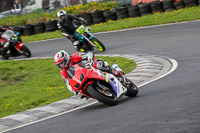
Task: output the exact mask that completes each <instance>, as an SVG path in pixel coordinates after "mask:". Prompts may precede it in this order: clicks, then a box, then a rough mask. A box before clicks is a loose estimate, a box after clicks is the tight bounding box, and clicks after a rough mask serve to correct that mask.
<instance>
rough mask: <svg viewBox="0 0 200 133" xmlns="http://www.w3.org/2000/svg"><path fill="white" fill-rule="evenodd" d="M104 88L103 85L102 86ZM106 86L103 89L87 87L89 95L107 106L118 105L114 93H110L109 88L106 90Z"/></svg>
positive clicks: (96, 86)
mask: <svg viewBox="0 0 200 133" xmlns="http://www.w3.org/2000/svg"><path fill="white" fill-rule="evenodd" d="M102 86H103V85H102ZM105 88H106V86H104V87H103V88H102V87H100V86H99V85H93V86H92V85H89V86H88V87H87V93H88V94H89V95H90V96H92V97H93V98H95V99H96V100H98V101H99V102H102V103H104V104H107V105H111V106H112V105H116V104H117V103H118V99H117V97H116V96H115V95H114V93H113V92H111V91H110V89H109V88H107V89H105Z"/></svg>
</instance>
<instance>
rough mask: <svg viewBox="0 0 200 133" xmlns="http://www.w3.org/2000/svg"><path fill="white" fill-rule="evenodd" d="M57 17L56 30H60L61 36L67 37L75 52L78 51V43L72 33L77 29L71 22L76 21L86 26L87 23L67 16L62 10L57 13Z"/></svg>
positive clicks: (79, 18) (81, 19)
mask: <svg viewBox="0 0 200 133" xmlns="http://www.w3.org/2000/svg"><path fill="white" fill-rule="evenodd" d="M57 16H58V22H57V26H58V29H60V30H61V32H62V34H63V36H65V37H67V38H68V39H69V40H71V41H72V43H73V44H74V48H75V49H76V50H77V51H80V49H79V47H78V45H79V43H80V42H79V41H78V40H77V39H76V37H75V36H74V32H75V30H76V29H77V27H75V25H74V22H73V20H76V21H78V22H81V23H83V24H87V21H86V20H84V19H83V18H81V17H76V16H72V15H68V14H67V13H66V11H64V10H60V11H58V13H57Z"/></svg>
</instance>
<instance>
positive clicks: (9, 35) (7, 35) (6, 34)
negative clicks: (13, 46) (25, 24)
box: [1, 30, 15, 39]
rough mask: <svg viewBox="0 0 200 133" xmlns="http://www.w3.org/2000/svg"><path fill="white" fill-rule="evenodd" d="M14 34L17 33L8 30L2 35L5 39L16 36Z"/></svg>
mask: <svg viewBox="0 0 200 133" xmlns="http://www.w3.org/2000/svg"><path fill="white" fill-rule="evenodd" d="M14 34H15V33H14V31H12V30H7V31H5V32H4V33H3V34H2V35H1V37H2V38H4V39H10V38H11V37H13V36H14Z"/></svg>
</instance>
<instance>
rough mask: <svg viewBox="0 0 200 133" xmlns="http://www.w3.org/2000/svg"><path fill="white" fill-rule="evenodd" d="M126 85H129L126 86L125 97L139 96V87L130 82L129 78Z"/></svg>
mask: <svg viewBox="0 0 200 133" xmlns="http://www.w3.org/2000/svg"><path fill="white" fill-rule="evenodd" d="M126 83H128V84H127V85H126V88H127V92H126V94H125V95H126V96H128V97H135V96H137V94H138V88H137V86H136V85H135V84H134V83H133V82H132V81H130V80H129V79H127V78H126Z"/></svg>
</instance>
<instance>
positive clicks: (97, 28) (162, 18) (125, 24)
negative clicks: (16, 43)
mask: <svg viewBox="0 0 200 133" xmlns="http://www.w3.org/2000/svg"><path fill="white" fill-rule="evenodd" d="M199 19H200V6H196V7H190V8H185V9H180V10H175V11H172V12H165V13H155V14H150V15H146V16H143V17H136V18H127V19H124V20H118V21H109V22H107V23H101V24H96V25H93V26H91V30H92V32H93V33H95V32H103V31H114V30H120V29H128V28H135V27H143V26H150V25H163V24H166V23H176V22H183V21H191V20H199ZM59 37H63V36H62V34H61V32H60V31H56V32H50V33H42V34H38V35H33V36H23V37H22V40H23V41H24V42H32V41H39V40H46V39H52V38H59Z"/></svg>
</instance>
